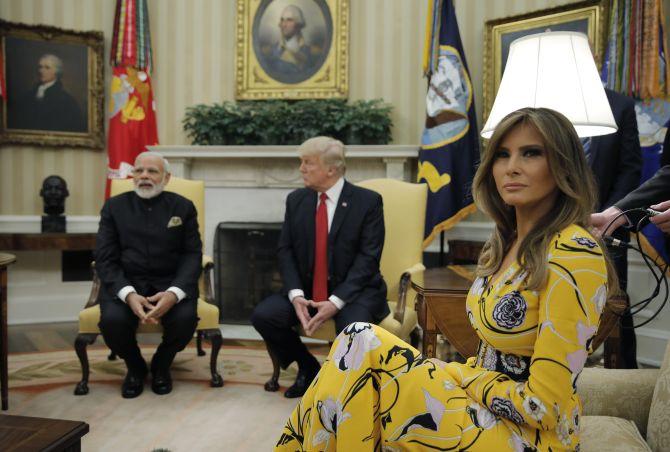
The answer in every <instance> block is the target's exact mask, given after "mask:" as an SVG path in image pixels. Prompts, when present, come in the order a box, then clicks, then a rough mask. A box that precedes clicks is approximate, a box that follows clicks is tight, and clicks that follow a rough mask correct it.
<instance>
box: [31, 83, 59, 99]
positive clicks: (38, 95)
mask: <svg viewBox="0 0 670 452" xmlns="http://www.w3.org/2000/svg"><path fill="white" fill-rule="evenodd" d="M54 83H56V80H52V81H50V82H49V83H43V84H41V85H40V86H38V87H37V93H35V98H36V99H42V98H43V97H44V92H45V91H46V90H48V89H49V88H51V87H52V86H54Z"/></svg>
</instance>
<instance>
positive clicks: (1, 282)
mask: <svg viewBox="0 0 670 452" xmlns="http://www.w3.org/2000/svg"><path fill="white" fill-rule="evenodd" d="M0 330H1V337H0V341H1V342H2V344H1V345H0V354H1V355H2V356H0V374H1V375H0V380H1V383H0V384H1V386H0V392H1V393H2V409H3V411H5V410H8V409H9V396H8V378H9V375H8V370H7V267H2V268H1V269H0Z"/></svg>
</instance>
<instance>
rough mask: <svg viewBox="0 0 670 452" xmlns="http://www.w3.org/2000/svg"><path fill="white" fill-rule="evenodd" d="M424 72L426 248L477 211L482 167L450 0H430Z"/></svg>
mask: <svg viewBox="0 0 670 452" xmlns="http://www.w3.org/2000/svg"><path fill="white" fill-rule="evenodd" d="M428 9H429V12H428V15H429V16H428V22H427V24H428V27H427V32H426V51H425V53H424V71H425V73H426V75H427V76H428V80H429V83H428V94H427V95H426V128H425V130H424V132H423V136H422V137H421V150H420V151H419V170H418V181H419V182H424V183H426V184H428V205H427V207H426V229H425V234H424V243H423V246H424V248H425V247H426V246H428V245H429V244H430V242H432V241H433V239H434V238H435V237H436V236H437V234H439V233H440V231H444V230H446V229H449V228H451V227H452V226H453V225H455V224H456V223H458V222H459V221H461V220H462V219H463V218H465V217H466V216H468V215H469V214H471V213H472V212H474V211H475V210H476V208H475V206H474V204H473V201H472V178H473V176H474V173H475V169H476V167H477V165H478V163H479V137H478V135H477V122H476V115H475V104H474V95H473V92H472V83H470V75H469V72H468V65H467V63H466V61H465V55H464V53H463V45H462V44H461V36H460V33H459V31H458V23H457V22H456V14H455V11H454V5H453V3H452V1H451V0H429V8H428Z"/></svg>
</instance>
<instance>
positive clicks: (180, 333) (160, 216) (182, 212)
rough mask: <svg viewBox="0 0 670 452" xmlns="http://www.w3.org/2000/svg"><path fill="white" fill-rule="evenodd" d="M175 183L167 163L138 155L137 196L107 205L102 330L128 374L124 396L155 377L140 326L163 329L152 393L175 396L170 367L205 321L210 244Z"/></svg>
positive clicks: (101, 241) (99, 262)
mask: <svg viewBox="0 0 670 452" xmlns="http://www.w3.org/2000/svg"><path fill="white" fill-rule="evenodd" d="M169 180H170V169H169V166H168V162H167V160H166V159H165V158H164V157H163V156H162V155H161V154H159V153H157V152H143V153H141V154H140V155H138V156H137V159H136V160H135V167H134V169H133V182H134V185H135V191H131V192H126V193H122V194H120V195H118V196H114V197H112V198H110V199H108V200H107V202H105V205H104V206H103V208H102V211H101V212H100V226H99V229H98V236H97V239H96V249H95V260H96V270H97V272H98V276H99V277H100V281H101V283H102V287H101V290H100V295H99V298H100V309H101V319H100V330H101V332H102V335H103V337H104V339H105V343H106V344H107V346H109V348H110V349H111V350H112V351H113V352H114V353H116V354H117V355H118V356H120V357H121V358H122V359H123V360H124V361H125V362H126V366H127V368H128V373H127V374H126V378H125V379H124V381H123V384H122V386H121V395H122V396H123V397H124V398H133V397H137V396H139V395H140V394H141V393H142V390H143V389H144V379H145V377H146V375H147V373H148V371H149V369H148V368H147V364H146V362H145V361H144V358H142V355H141V354H140V349H139V347H138V346H137V340H136V338H135V333H136V331H137V326H138V323H139V322H142V323H158V322H160V323H161V324H162V325H163V330H164V332H163V342H162V343H161V344H160V345H159V346H158V349H157V350H156V353H155V355H154V357H153V359H152V360H151V367H150V369H151V374H152V383H151V388H152V390H153V391H154V392H155V393H156V394H167V393H169V392H170V391H172V379H171V377H170V366H171V364H172V361H173V360H174V357H175V355H176V354H177V352H180V351H181V350H183V349H184V347H186V345H187V344H188V343H189V341H190V340H191V338H192V337H193V333H194V332H195V328H196V325H197V322H198V319H197V300H198V277H199V276H200V269H201V263H202V243H201V241H200V233H199V231H198V219H197V212H196V210H195V206H194V205H193V203H192V202H191V201H189V200H188V199H186V198H184V197H183V196H180V195H177V194H175V193H171V192H165V191H163V188H164V187H165V185H166V184H167V183H168V181H169Z"/></svg>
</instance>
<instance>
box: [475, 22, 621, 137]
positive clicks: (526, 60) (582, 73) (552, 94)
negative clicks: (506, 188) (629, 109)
mask: <svg viewBox="0 0 670 452" xmlns="http://www.w3.org/2000/svg"><path fill="white" fill-rule="evenodd" d="M523 107H535V108H539V107H545V108H551V109H552V110H556V111H559V112H560V113H562V114H564V115H565V116H566V117H567V118H568V119H569V120H570V122H572V124H573V125H574V126H575V130H576V131H577V135H579V136H580V137H589V136H597V135H606V134H608V133H614V132H616V130H617V126H616V122H615V121H614V116H612V109H611V108H610V105H609V102H607V96H606V95H605V89H604V88H603V85H602V82H601V81H600V76H599V75H598V69H597V68H596V63H595V61H594V60H593V55H592V54H591V49H590V47H589V41H588V38H587V37H586V35H585V34H583V33H577V32H569V31H557V32H545V33H538V34H533V35H529V36H525V37H523V38H519V39H516V40H515V41H513V42H512V44H511V45H510V49H509V56H508V58H507V64H506V66H505V72H504V74H503V77H502V81H501V82H500V87H499V89H498V94H497V95H496V98H495V102H494V103H493V108H492V109H491V113H490V114H489V117H488V119H487V120H486V124H485V125H484V128H483V129H482V131H481V135H482V137H484V138H490V137H491V135H493V131H494V130H495V128H496V126H497V125H498V123H499V122H500V120H501V119H503V118H504V117H505V116H507V115H508V114H509V113H511V112H513V111H515V110H518V109H520V108H523Z"/></svg>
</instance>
